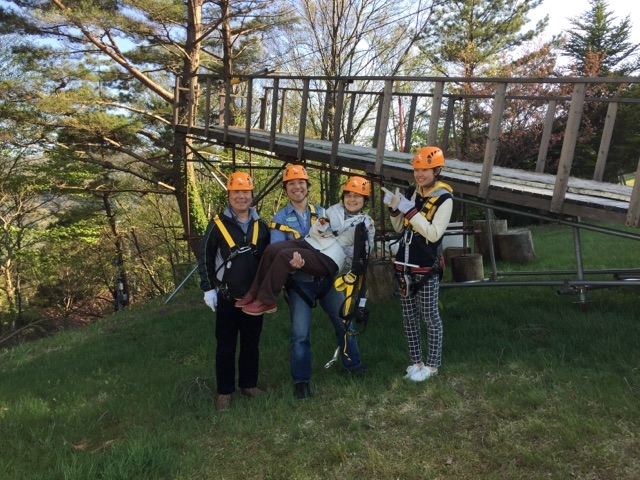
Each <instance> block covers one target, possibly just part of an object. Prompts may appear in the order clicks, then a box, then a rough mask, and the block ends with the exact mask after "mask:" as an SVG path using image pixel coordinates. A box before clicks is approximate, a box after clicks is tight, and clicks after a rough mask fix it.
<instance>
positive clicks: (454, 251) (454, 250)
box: [443, 247, 471, 267]
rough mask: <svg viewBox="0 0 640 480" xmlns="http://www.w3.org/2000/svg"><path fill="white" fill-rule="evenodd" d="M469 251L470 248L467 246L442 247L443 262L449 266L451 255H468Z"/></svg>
mask: <svg viewBox="0 0 640 480" xmlns="http://www.w3.org/2000/svg"><path fill="white" fill-rule="evenodd" d="M470 253H471V249H470V248H469V247H466V248H465V247H447V248H445V249H444V252H443V256H444V264H445V265H446V266H447V267H449V266H451V259H452V258H453V257H457V256H458V255H468V254H470Z"/></svg>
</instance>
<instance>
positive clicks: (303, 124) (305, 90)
mask: <svg viewBox="0 0 640 480" xmlns="http://www.w3.org/2000/svg"><path fill="white" fill-rule="evenodd" d="M308 104H309V79H308V78H305V79H304V80H303V82H302V105H300V125H299V127H298V151H297V153H296V158H297V159H298V160H302V151H303V149H304V142H305V138H306V136H307V135H306V133H307V109H308V108H309V105H308Z"/></svg>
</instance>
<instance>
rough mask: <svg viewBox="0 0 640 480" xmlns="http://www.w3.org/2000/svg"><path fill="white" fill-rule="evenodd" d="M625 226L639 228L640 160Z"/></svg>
mask: <svg viewBox="0 0 640 480" xmlns="http://www.w3.org/2000/svg"><path fill="white" fill-rule="evenodd" d="M626 225H627V226H629V227H640V160H639V161H638V169H637V170H636V178H635V180H634V183H633V190H631V199H630V200H629V211H628V212H627V222H626Z"/></svg>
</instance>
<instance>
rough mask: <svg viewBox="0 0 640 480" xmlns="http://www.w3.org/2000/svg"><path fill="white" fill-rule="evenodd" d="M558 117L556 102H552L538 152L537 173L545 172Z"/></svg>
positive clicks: (548, 109) (548, 108) (548, 107)
mask: <svg viewBox="0 0 640 480" xmlns="http://www.w3.org/2000/svg"><path fill="white" fill-rule="evenodd" d="M555 115H556V101H555V100H551V101H550V102H549V105H548V106H547V116H546V118H545V120H544V129H543V130H542V138H541V139H540V150H538V161H537V162H536V172H538V173H542V172H544V165H545V163H546V162H547V152H548V151H549V141H550V140H551V132H552V131H553V119H554V118H555Z"/></svg>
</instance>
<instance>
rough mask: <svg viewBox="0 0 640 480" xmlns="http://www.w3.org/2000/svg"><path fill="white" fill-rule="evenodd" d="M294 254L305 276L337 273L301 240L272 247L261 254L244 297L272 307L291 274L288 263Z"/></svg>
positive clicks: (332, 265) (326, 275)
mask: <svg viewBox="0 0 640 480" xmlns="http://www.w3.org/2000/svg"><path fill="white" fill-rule="evenodd" d="M294 252H298V253H299V254H300V256H301V257H302V258H303V259H304V266H303V267H302V268H301V269H300V270H302V271H303V272H305V273H308V274H309V275H313V276H316V277H333V276H334V275H335V274H336V273H337V271H338V266H337V265H336V264H335V263H334V262H333V260H331V259H330V258H329V257H327V256H326V255H324V254H323V253H320V252H319V251H317V250H316V249H314V248H313V247H311V246H310V245H309V244H308V243H306V242H304V241H302V240H287V241H285V242H277V243H272V244H270V245H269V246H268V247H267V248H266V249H265V251H264V253H263V254H262V258H261V259H260V265H258V272H257V273H256V276H255V278H254V279H253V283H252V284H251V288H250V289H249V292H248V293H247V295H251V296H255V297H256V298H257V299H258V300H259V301H261V302H262V303H264V304H267V305H272V304H274V303H276V301H277V299H278V295H279V294H280V290H282V287H284V284H285V283H286V281H287V277H288V276H289V273H291V270H292V269H291V265H290V264H289V262H290V261H291V259H292V258H293V254H294Z"/></svg>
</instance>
